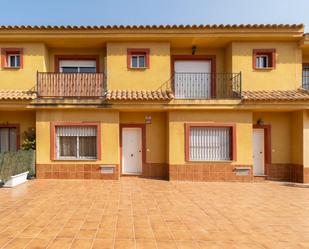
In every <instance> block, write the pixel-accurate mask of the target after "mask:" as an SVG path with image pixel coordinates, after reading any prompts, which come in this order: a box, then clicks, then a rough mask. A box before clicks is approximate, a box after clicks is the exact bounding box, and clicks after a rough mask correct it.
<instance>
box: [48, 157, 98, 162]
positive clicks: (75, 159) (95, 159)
mask: <svg viewBox="0 0 309 249" xmlns="http://www.w3.org/2000/svg"><path fill="white" fill-rule="evenodd" d="M98 160H99V159H97V158H93V159H91V158H88V159H86V158H82V159H78V158H57V159H53V160H52V161H57V162H61V161H64V162H68V161H70V162H72V161H78V162H81V161H85V162H87V161H91V162H93V161H98Z"/></svg>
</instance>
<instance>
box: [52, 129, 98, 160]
mask: <svg viewBox="0 0 309 249" xmlns="http://www.w3.org/2000/svg"><path fill="white" fill-rule="evenodd" d="M56 151H57V152H56V155H57V159H97V127H96V126H57V127H56Z"/></svg>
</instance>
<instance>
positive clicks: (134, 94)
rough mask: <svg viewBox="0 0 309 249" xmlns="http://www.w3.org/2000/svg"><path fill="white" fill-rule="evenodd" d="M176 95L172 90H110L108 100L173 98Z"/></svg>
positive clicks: (107, 95) (107, 94)
mask: <svg viewBox="0 0 309 249" xmlns="http://www.w3.org/2000/svg"><path fill="white" fill-rule="evenodd" d="M173 98H174V96H173V94H172V92H171V91H162V90H155V91H146V90H140V91H139V90H109V91H107V93H106V99H107V100H128V101H132V100H171V99H173Z"/></svg>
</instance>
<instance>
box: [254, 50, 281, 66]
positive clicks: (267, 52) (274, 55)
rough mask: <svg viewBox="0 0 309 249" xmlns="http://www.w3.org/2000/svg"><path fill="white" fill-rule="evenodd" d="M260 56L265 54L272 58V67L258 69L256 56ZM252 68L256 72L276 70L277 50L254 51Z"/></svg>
mask: <svg viewBox="0 0 309 249" xmlns="http://www.w3.org/2000/svg"><path fill="white" fill-rule="evenodd" d="M259 54H265V55H268V56H270V57H271V67H268V68H257V67H256V56H257V55H259ZM252 67H253V69H256V70H268V69H276V49H274V48H271V49H253V51H252Z"/></svg>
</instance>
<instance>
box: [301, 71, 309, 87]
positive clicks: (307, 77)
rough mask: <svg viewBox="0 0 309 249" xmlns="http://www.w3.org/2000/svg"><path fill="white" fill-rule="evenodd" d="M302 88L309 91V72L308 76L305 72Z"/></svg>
mask: <svg viewBox="0 0 309 249" xmlns="http://www.w3.org/2000/svg"><path fill="white" fill-rule="evenodd" d="M302 88H304V89H306V90H309V72H307V73H306V74H305V73H304V72H303V81H302Z"/></svg>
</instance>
